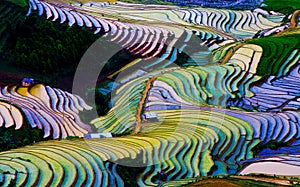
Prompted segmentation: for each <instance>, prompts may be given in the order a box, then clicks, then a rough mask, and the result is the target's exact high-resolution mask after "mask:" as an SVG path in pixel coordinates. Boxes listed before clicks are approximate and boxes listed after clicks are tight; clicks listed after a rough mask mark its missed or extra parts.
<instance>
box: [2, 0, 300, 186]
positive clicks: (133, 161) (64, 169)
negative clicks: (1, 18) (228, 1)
mask: <svg viewBox="0 0 300 187" xmlns="http://www.w3.org/2000/svg"><path fill="white" fill-rule="evenodd" d="M0 8H1V9H0V11H4V13H3V15H7V14H8V12H7V13H6V12H5V7H1V6H0ZM296 13H297V12H296ZM33 14H35V15H39V16H41V17H43V18H44V19H45V20H46V19H48V20H51V21H53V22H57V23H60V24H65V25H68V26H69V27H72V26H75V25H77V26H80V27H87V28H89V29H90V32H93V33H94V34H95V35H97V36H99V37H103V38H105V39H106V40H107V41H109V42H114V43H117V44H119V45H120V46H121V47H122V48H123V49H126V50H127V51H128V52H130V55H132V56H133V57H134V58H135V59H134V60H133V61H131V62H129V63H128V64H126V65H124V66H123V67H121V68H120V69H119V70H117V71H116V72H114V73H112V74H111V75H110V76H109V77H108V78H109V79H113V78H114V77H118V76H119V74H121V73H122V72H124V71H125V70H126V73H125V74H126V75H125V76H124V77H122V76H121V75H120V77H118V79H115V80H114V81H115V82H117V83H118V85H119V86H118V87H117V88H115V89H114V90H113V91H112V92H111V93H110V92H109V94H111V99H110V105H111V108H110V110H109V111H108V112H107V114H106V115H104V116H99V117H97V118H95V119H93V120H91V121H90V123H89V124H85V123H83V122H82V119H81V118H80V115H79V114H80V112H82V111H85V112H86V113H88V111H89V110H92V109H93V108H92V107H91V106H89V105H88V104H86V102H85V101H84V100H83V99H82V97H80V96H78V95H76V94H72V93H69V92H66V91H63V89H59V88H52V87H50V86H47V85H44V84H33V85H30V86H20V85H16V86H13V85H10V86H5V87H3V88H1V91H0V127H3V128H15V129H16V130H18V129H20V128H21V127H22V125H24V121H28V122H29V124H30V125H31V127H32V128H39V129H42V130H43V131H44V138H47V137H53V139H61V138H62V139H63V140H50V141H44V142H39V143H36V144H33V145H29V146H25V147H20V148H17V149H12V150H9V151H5V152H0V184H1V185H2V186H9V185H10V184H12V183H15V184H16V185H17V186H126V185H128V181H129V180H131V181H130V184H131V185H138V186H159V185H161V186H173V185H174V183H176V181H178V180H180V181H181V182H182V184H186V183H187V181H190V180H191V179H193V178H196V177H203V176H218V175H228V174H231V175H236V174H241V175H244V174H252V173H259V174H269V175H273V174H276V175H283V176H289V177H290V176H300V173H299V170H300V169H299V167H300V164H299V163H300V162H299V161H300V159H299V158H300V157H299V151H298V148H299V143H300V141H299V140H300V123H299V122H300V112H299V108H300V104H299V101H300V100H299V96H300V94H299V93H300V90H299V80H300V75H299V72H300V69H299V68H300V65H299V61H300V57H299V45H298V44H299V41H300V40H299V39H300V35H299V34H300V33H299V27H298V25H297V24H298V23H297V22H295V20H294V19H290V20H288V17H289V15H283V14H281V13H277V12H274V11H267V10H264V9H263V7H261V8H257V9H254V10H243V11H242V10H229V9H216V8H202V7H198V8H186V7H185V8H183V7H179V6H168V5H142V4H131V3H123V2H116V3H105V2H85V1H84V2H82V3H80V2H75V1H64V0H58V1H54V0H53V1H48V2H47V1H42V0H40V1H39V0H29V1H28V12H27V15H24V17H30V16H32V15H33ZM284 18H285V19H284ZM290 18H291V16H290ZM286 20H288V21H286ZM292 23H293V25H294V26H293V27H292V28H291V27H287V26H288V25H290V24H292ZM6 29H7V28H6V27H3V29H2V30H0V36H1V37H2V35H1V33H2V32H1V31H4V30H6ZM277 29H279V30H277ZM277 31H278V32H277ZM183 54H185V55H187V56H188V57H189V58H188V60H190V61H194V64H193V65H186V64H185V63H183V64H181V65H178V61H179V60H182V55H183ZM97 55H102V54H101V53H100V52H99V54H97ZM193 55H194V56H198V58H192V56H193ZM99 63H100V62H99ZM176 63H177V64H176ZM99 71H100V70H99ZM127 72H130V73H127ZM149 116H150V117H149ZM153 116H154V117H153ZM97 132H98V133H103V132H105V133H113V134H114V135H115V134H116V135H118V136H119V137H113V138H100V139H99V138H91V139H88V138H81V139H76V138H75V139H74V140H65V139H64V138H66V137H68V136H79V137H84V135H86V134H88V133H97ZM128 132H129V133H128ZM270 141H277V142H281V143H283V144H284V145H285V147H281V148H278V149H275V150H272V149H269V148H264V149H262V150H259V151H258V153H257V154H254V151H253V150H254V149H255V148H257V146H258V145H261V144H267V143H268V142H270ZM125 167H128V168H134V167H140V172H133V174H132V176H131V178H130V179H128V178H126V177H124V176H125V174H124V173H123V172H124V170H125V169H124V168H125ZM172 181H173V182H172ZM162 182H165V183H162ZM181 182H180V183H181Z"/></svg>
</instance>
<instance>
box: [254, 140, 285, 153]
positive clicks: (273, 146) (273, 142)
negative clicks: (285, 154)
mask: <svg viewBox="0 0 300 187" xmlns="http://www.w3.org/2000/svg"><path fill="white" fill-rule="evenodd" d="M285 146H287V143H285V142H278V141H276V140H270V141H268V142H267V143H263V142H260V143H258V144H257V145H256V146H254V147H253V148H252V149H251V151H252V153H253V155H254V156H257V154H258V153H259V152H260V151H262V150H263V149H266V148H269V149H272V150H276V149H278V148H280V147H285Z"/></svg>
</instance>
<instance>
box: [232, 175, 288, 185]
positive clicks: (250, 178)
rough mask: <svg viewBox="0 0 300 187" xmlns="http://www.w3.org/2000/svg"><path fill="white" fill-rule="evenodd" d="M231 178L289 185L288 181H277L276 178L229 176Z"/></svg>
mask: <svg viewBox="0 0 300 187" xmlns="http://www.w3.org/2000/svg"><path fill="white" fill-rule="evenodd" d="M230 177H231V178H235V179H248V180H255V181H262V182H270V183H274V184H279V185H289V186H290V185H291V184H290V181H289V180H285V179H278V178H267V177H251V176H230Z"/></svg>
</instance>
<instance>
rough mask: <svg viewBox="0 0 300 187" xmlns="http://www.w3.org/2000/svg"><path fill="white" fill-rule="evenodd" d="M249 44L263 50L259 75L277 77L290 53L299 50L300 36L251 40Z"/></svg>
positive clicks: (258, 70) (291, 35)
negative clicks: (258, 46)
mask: <svg viewBox="0 0 300 187" xmlns="http://www.w3.org/2000/svg"><path fill="white" fill-rule="evenodd" d="M247 44H257V45H260V46H261V47H262V48H263V55H262V58H261V61H260V63H259V65H258V69H257V75H260V76H268V75H276V74H277V73H278V70H279V69H280V66H281V65H282V63H283V62H284V61H285V59H287V58H288V57H289V55H290V53H291V52H292V51H293V50H294V49H297V48H299V45H300V34H290V35H283V36H278V37H266V38H259V39H255V40H250V41H248V42H247Z"/></svg>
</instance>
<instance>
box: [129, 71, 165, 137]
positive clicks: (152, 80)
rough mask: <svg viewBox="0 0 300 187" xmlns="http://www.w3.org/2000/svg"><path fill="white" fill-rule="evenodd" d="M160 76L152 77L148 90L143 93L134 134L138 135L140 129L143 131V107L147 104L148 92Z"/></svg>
mask: <svg viewBox="0 0 300 187" xmlns="http://www.w3.org/2000/svg"><path fill="white" fill-rule="evenodd" d="M158 76H159V75H156V76H154V77H152V78H151V79H149V80H148V81H147V83H146V88H145V90H144V91H143V94H142V98H141V100H140V102H139V105H138V109H137V112H136V116H135V118H136V125H135V130H134V132H133V134H137V133H138V132H139V131H140V129H141V121H142V120H141V114H142V110H143V106H144V103H145V101H146V98H147V96H148V92H149V90H150V89H151V85H152V83H153V82H154V81H155V80H156V78H157V77H158Z"/></svg>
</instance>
